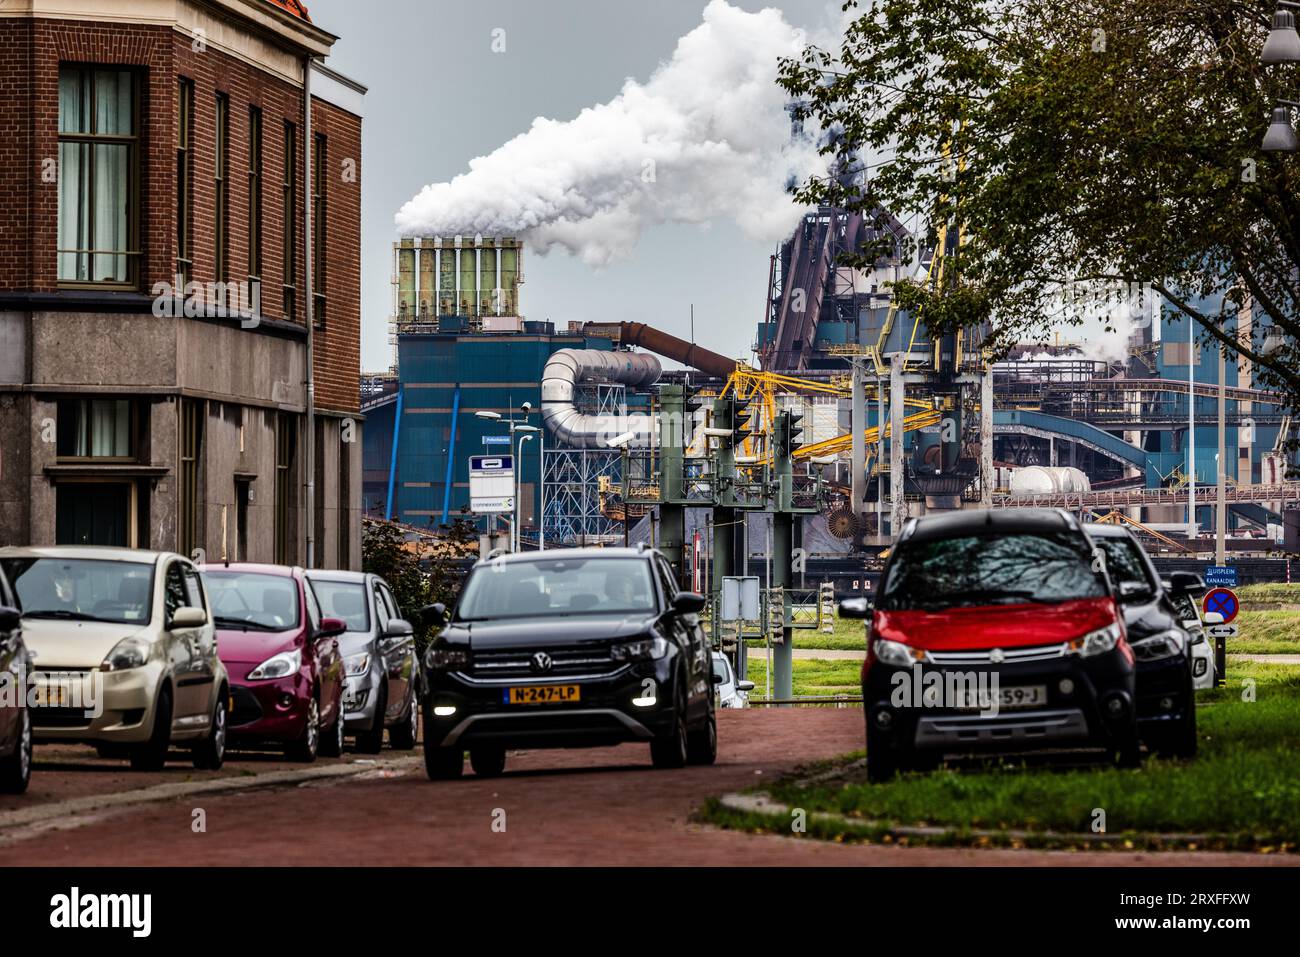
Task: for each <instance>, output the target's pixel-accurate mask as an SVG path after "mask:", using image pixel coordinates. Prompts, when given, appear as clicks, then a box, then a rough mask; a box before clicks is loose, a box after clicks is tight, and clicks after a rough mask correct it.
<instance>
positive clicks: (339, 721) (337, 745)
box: [320, 698, 345, 758]
mask: <svg viewBox="0 0 1300 957" xmlns="http://www.w3.org/2000/svg"><path fill="white" fill-rule="evenodd" d="M344 730H345V729H344V727H343V700H342V699H341V698H340V699H339V703H338V705H337V706H336V712H335V715H334V723H333V724H331V725H330V726H329V727H328V728H326V729H325V731H324V733H323V734H322V735H321V738H320V753H321V754H323V755H325V757H327V758H337V757H341V756H342V754H343V732H344Z"/></svg>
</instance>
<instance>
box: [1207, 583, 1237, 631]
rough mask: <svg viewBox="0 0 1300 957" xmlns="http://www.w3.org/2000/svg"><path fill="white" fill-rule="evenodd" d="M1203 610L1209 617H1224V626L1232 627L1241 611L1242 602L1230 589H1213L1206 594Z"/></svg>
mask: <svg viewBox="0 0 1300 957" xmlns="http://www.w3.org/2000/svg"><path fill="white" fill-rule="evenodd" d="M1201 608H1202V610H1203V611H1204V612H1205V614H1207V615H1211V614H1218V615H1222V616H1223V621H1222V624H1225V625H1230V624H1232V621H1233V619H1235V618H1236V617H1237V615H1238V614H1239V613H1240V611H1241V602H1240V601H1239V600H1238V599H1237V593H1236V592H1234V591H1233V590H1232V589H1230V588H1211V589H1210V590H1209V591H1207V592H1206V593H1205V599H1204V601H1203V602H1202V605H1201Z"/></svg>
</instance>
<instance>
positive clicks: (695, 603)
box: [673, 591, 705, 614]
mask: <svg viewBox="0 0 1300 957" xmlns="http://www.w3.org/2000/svg"><path fill="white" fill-rule="evenodd" d="M704 604H705V599H704V596H703V595H701V594H700V593H699V592H693V591H679V592H678V593H677V597H676V598H674V599H673V608H675V609H676V610H677V611H680V612H683V613H685V614H689V613H692V612H700V611H704Z"/></svg>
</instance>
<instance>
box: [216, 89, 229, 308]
mask: <svg viewBox="0 0 1300 957" xmlns="http://www.w3.org/2000/svg"><path fill="white" fill-rule="evenodd" d="M215 152H216V155H215V157H214V162H213V164H212V166H213V180H214V182H213V193H214V195H213V211H214V213H215V215H214V219H215V220H216V236H215V237H214V265H215V267H216V277H217V282H228V281H229V279H230V276H229V272H230V270H229V268H228V259H229V255H228V251H227V250H228V246H227V239H226V228H227V227H226V221H227V215H228V207H229V202H228V200H227V196H226V164H227V163H228V162H229V154H230V97H228V96H227V95H226V94H224V93H218V94H217V126H216V142H215Z"/></svg>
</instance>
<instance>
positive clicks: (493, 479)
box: [469, 455, 515, 515]
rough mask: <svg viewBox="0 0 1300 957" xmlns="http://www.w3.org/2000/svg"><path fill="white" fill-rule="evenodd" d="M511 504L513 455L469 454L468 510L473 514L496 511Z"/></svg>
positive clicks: (513, 483)
mask: <svg viewBox="0 0 1300 957" xmlns="http://www.w3.org/2000/svg"><path fill="white" fill-rule="evenodd" d="M514 507H515V457H514V456H513V455H471V456H470V457H469V510H470V511H471V512H473V513H474V514H475V515H496V514H497V513H499V512H510V511H513V510H514Z"/></svg>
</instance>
